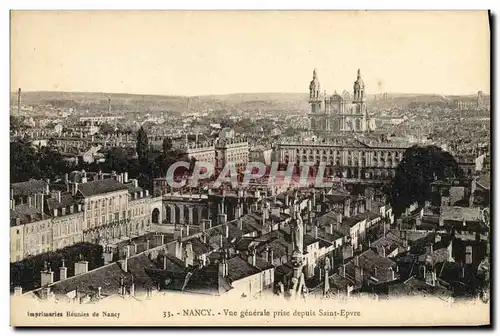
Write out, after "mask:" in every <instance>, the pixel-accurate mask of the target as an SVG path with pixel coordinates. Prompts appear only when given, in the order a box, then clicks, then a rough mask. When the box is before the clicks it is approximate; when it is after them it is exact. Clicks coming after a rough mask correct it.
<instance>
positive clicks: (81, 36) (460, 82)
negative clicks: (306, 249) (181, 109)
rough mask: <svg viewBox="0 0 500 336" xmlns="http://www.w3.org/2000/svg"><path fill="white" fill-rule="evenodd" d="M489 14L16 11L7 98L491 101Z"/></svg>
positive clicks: (455, 12) (13, 15) (12, 28)
mask: <svg viewBox="0 0 500 336" xmlns="http://www.w3.org/2000/svg"><path fill="white" fill-rule="evenodd" d="M489 48H490V36H489V24H488V16H487V12H485V11H476V12H472V11H469V12H467V11H454V12H453V11H442V12H425V11H422V12H409V11H406V12H405V11H400V12H398V11H393V12H366V11H365V12H362V11H358V12H352V11H343V12H341V11H337V12H334V11H280V12H277V11H267V12H266V11H260V12H259V11H253V12H252V11H249V12H231V11H227V12H220V11H206V12H202V11H200V12H166V11H163V12H162V11H155V12H153V11H128V12H125V11H121V12H120V11H94V12H87V11H66V12H61V11H59V12H58V11H44V12H37V11H31V12H19V11H17V12H16V11H14V12H12V13H11V91H15V90H17V88H22V89H23V91H84V92H110V93H111V92H116V93H137V94H160V95H188V96H194V95H206V94H227V93H256V92H308V87H309V81H310V80H311V79H312V71H313V69H314V68H316V69H317V72H318V76H319V80H320V82H321V88H322V90H326V91H327V92H330V93H333V91H335V90H337V91H339V92H340V91H343V90H346V89H347V90H352V84H353V82H354V80H355V79H356V72H357V69H358V68H359V69H361V74H362V77H363V80H364V82H365V85H366V92H367V93H368V94H371V93H373V94H378V93H383V92H404V93H435V94H473V93H476V92H477V91H479V90H482V91H483V92H485V93H488V92H489V87H490V50H489Z"/></svg>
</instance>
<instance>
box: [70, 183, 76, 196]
mask: <svg viewBox="0 0 500 336" xmlns="http://www.w3.org/2000/svg"><path fill="white" fill-rule="evenodd" d="M71 186H72V188H71V194H72V195H73V196H75V195H76V193H77V192H78V182H74V183H73V184H72V185H71Z"/></svg>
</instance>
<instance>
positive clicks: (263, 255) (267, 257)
mask: <svg viewBox="0 0 500 336" xmlns="http://www.w3.org/2000/svg"><path fill="white" fill-rule="evenodd" d="M262 259H264V260H265V261H268V260H269V247H266V248H265V249H264V251H263V252H262Z"/></svg>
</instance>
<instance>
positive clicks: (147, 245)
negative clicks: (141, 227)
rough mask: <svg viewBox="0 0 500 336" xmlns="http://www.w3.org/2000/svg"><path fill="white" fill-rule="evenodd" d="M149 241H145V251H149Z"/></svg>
mask: <svg viewBox="0 0 500 336" xmlns="http://www.w3.org/2000/svg"><path fill="white" fill-rule="evenodd" d="M149 248H150V247H149V239H146V251H147V250H149Z"/></svg>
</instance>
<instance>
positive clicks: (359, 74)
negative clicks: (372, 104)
mask: <svg viewBox="0 0 500 336" xmlns="http://www.w3.org/2000/svg"><path fill="white" fill-rule="evenodd" d="M360 78H361V69H358V79H360Z"/></svg>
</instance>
